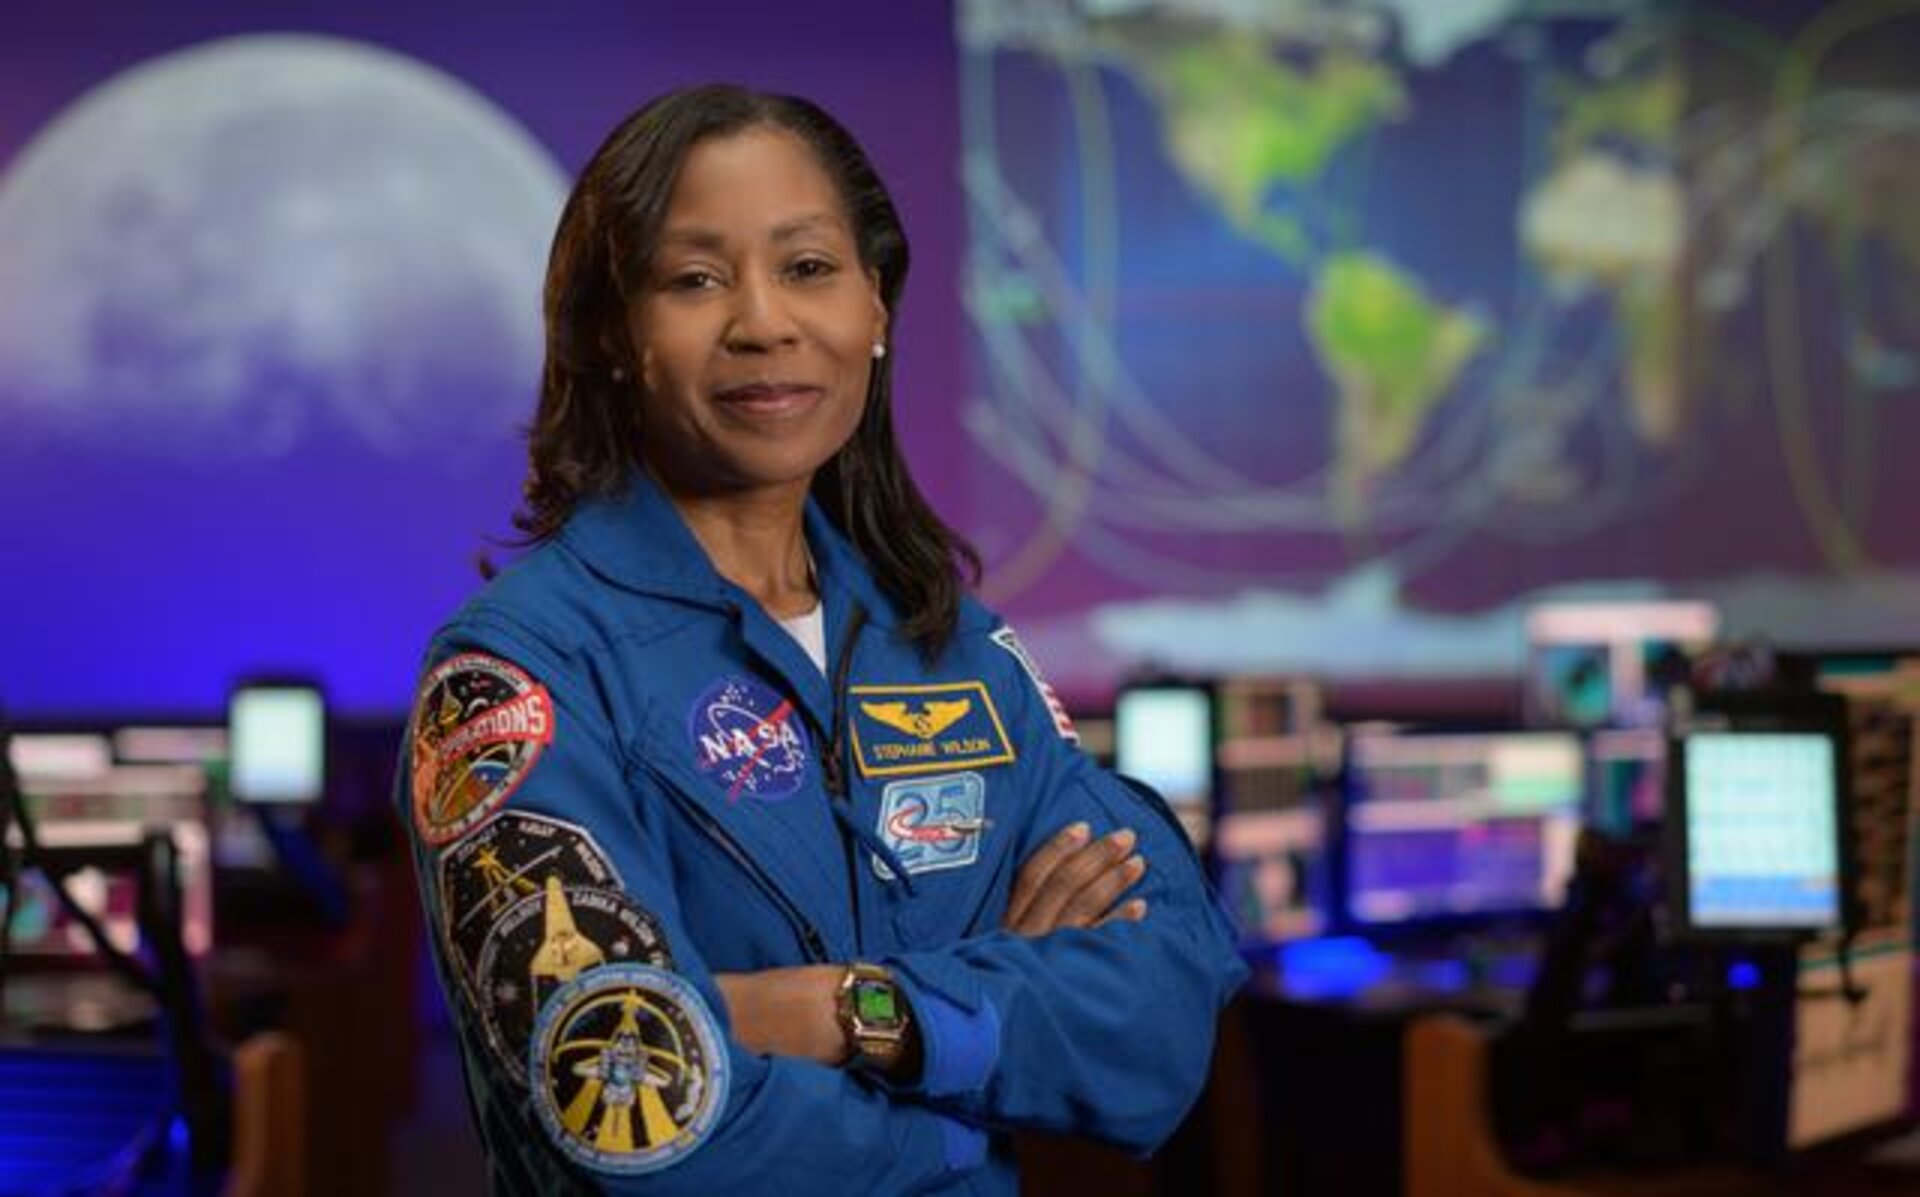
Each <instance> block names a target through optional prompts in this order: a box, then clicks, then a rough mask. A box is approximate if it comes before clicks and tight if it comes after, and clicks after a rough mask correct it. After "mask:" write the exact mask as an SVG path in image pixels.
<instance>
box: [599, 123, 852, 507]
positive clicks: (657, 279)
mask: <svg viewBox="0 0 1920 1197" xmlns="http://www.w3.org/2000/svg"><path fill="white" fill-rule="evenodd" d="M643 288H644V289H643V290H642V291H641V292H640V293H639V294H638V295H637V296H636V297H635V298H634V300H633V302H632V303H631V304H630V305H629V307H628V309H627V335H628V336H629V337H630V338H631V339H632V343H633V350H634V361H635V363H636V365H637V371H636V373H637V377H638V379H639V383H640V405H641V427H642V433H641V441H642V446H641V452H642V455H643V456H644V457H645V459H646V461H647V464H648V466H649V467H651V468H652V470H653V471H654V473H655V475H656V476H658V477H659V478H661V479H662V480H663V481H664V482H665V483H666V484H667V485H668V487H669V489H672V490H675V491H679V492H683V493H691V494H698V495H702V496H711V495H718V494H738V493H742V492H749V491H763V490H768V489H775V488H781V487H785V486H791V485H793V484H798V486H799V488H801V489H804V488H805V486H806V484H807V483H808V482H809V481H810V480H811V479H812V477H813V473H814V471H815V470H817V469H819V468H820V467H821V466H822V465H824V464H825V463H826V462H827V461H828V459H830V458H831V457H832V456H833V455H834V454H835V453H836V452H838V451H839V449H840V446H842V445H843V444H845V443H846V442H847V439H848V438H849V437H850V436H852V435H853V430H854V428H855V427H856V426H858V424H859V423H860V415H861V411H862V409H863V408H864V406H865V403H866V396H867V381H868V377H869V375H870V374H871V372H872V369H873V346H874V344H875V342H877V341H881V340H883V339H884V338H885V335H886V320H887V313H886V306H885V305H884V304H883V303H882V302H881V299H880V291H879V287H878V284H877V280H876V278H875V276H874V275H873V274H872V273H870V272H869V271H867V270H865V269H863V268H862V267H861V264H860V256H859V253H858V252H857V250H856V248H855V242H854V236H853V229H852V227H851V226H850V225H849V224H848V221H847V216H846V213H845V211H844V205H843V204H842V203H841V200H840V196H839V194H838V192H836V191H835V189H834V186H833V182H832V180H830V179H829V178H828V177H827V174H826V172H825V171H824V170H823V169H822V168H821V167H820V165H819V163H818V162H817V161H816V160H815V158H814V155H813V152H812V151H811V150H810V149H808V148H807V146H806V145H805V144H804V143H803V142H801V141H800V140H799V139H798V138H797V137H795V136H794V135H792V134H790V133H787V132H784V131H781V130H776V129H749V130H746V131H744V132H741V133H736V134H733V135H730V136H726V137H717V138H712V139H709V140H707V141H703V142H700V143H699V144H697V145H695V146H694V148H693V149H692V150H691V151H690V152H689V153H688V154H687V158H686V161H685V162H684V163H683V164H682V166H681V169H680V175H679V178H678V180H677V181H676V182H675V184H674V189H673V195H672V198H671V199H670V201H669V202H668V205H667V212H666V216H665V219H664V220H663V221H662V222H661V229H660V238H659V243H658V248H657V249H656V250H655V252H654V256H653V263H652V267H651V269H650V271H649V273H648V275H647V277H646V279H645V280H644V283H643Z"/></svg>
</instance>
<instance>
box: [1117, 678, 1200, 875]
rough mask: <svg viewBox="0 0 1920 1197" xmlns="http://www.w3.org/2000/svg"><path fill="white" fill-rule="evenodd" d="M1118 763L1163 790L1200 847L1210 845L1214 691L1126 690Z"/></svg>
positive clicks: (1175, 687) (1188, 687)
mask: <svg viewBox="0 0 1920 1197" xmlns="http://www.w3.org/2000/svg"><path fill="white" fill-rule="evenodd" d="M1113 758H1114V768H1115V769H1116V770H1117V771H1119V772H1121V773H1124V774H1126V775H1127V776H1129V777H1132V778H1135V779H1137V780H1139V781H1142V782H1145V783H1146V784H1147V785H1150V786H1152V787H1153V788H1154V789H1155V790H1157V791H1159V793H1160V796H1161V797H1163V798H1165V799H1166V800H1167V805H1168V806H1170V807H1172V808H1173V813H1174V816H1175V817H1176V818H1178V819H1179V820H1180V825H1181V827H1182V828H1183V829H1184V830H1185V831H1186V833H1187V838H1188V839H1190V840H1192V841H1193V844H1194V846H1195V847H1196V848H1198V849H1200V850H1202V851H1204V850H1205V849H1206V847H1207V843H1208V838H1209V830H1210V826H1211V822H1212V817H1213V816H1212V806H1213V789H1214V717H1213V691H1212V690H1210V689H1209V688H1208V687H1206V686H1203V685H1192V684H1153V685H1137V686H1129V687H1127V688H1125V689H1123V690H1121V691H1120V694H1119V697H1118V698H1116V699H1115V701H1114V712H1113Z"/></svg>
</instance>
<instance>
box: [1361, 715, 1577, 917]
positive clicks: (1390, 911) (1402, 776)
mask: <svg viewBox="0 0 1920 1197" xmlns="http://www.w3.org/2000/svg"><path fill="white" fill-rule="evenodd" d="M1347 746H1348V747H1347V773H1346V786H1345V790H1346V819H1345V822H1346V865H1347V867H1346V903H1345V909H1346V915H1347V918H1348V920H1349V921H1350V922H1351V923H1353V924H1356V925H1358V926H1360V927H1363V928H1364V927H1384V926H1392V925H1395V924H1407V923H1418V922H1426V921H1437V920H1458V919H1469V920H1470V919H1476V918H1484V917H1489V916H1501V915H1518V914H1526V913H1533V912H1540V911H1545V910H1551V909H1554V908H1556V907H1557V906H1558V905H1559V904H1560V902H1561V900H1562V897H1563V896H1564V891H1565V888H1566V883H1567V879H1568V878H1569V877H1571V876H1572V873H1573V862H1574V848H1575V844H1576V841H1577V839H1578V836H1579V830H1580V805H1581V794H1582V791H1583V788H1584V776H1583V774H1584V760H1583V757H1582V753H1581V746H1580V740H1579V738H1578V737H1577V736H1575V735H1574V734H1572V733H1569V732H1484V733H1466V732H1432V731H1412V730H1407V729H1399V728H1382V727H1367V726H1362V727H1358V728H1354V729H1352V730H1351V731H1350V733H1349V735H1348V737H1347Z"/></svg>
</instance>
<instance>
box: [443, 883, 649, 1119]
mask: <svg viewBox="0 0 1920 1197" xmlns="http://www.w3.org/2000/svg"><path fill="white" fill-rule="evenodd" d="M603 964H650V965H653V966H654V967H655V968H668V969H670V968H672V967H673V956H672V954H671V953H670V952H668V951H667V943H666V937H665V936H664V935H662V934H661V932H660V924H659V923H658V922H657V921H655V919H654V917H653V916H652V915H651V914H648V913H647V912H646V911H644V910H642V909H640V908H639V907H638V906H636V905H634V904H633V902H632V901H631V900H630V899H629V898H628V897H627V896H626V895H625V894H622V893H619V892H617V891H615V890H610V889H598V888H595V887H591V886H578V885H563V884H561V882H560V880H559V878H557V877H549V878H548V879H547V881H546V885H545V888H544V889H543V890H542V892H540V893H537V894H533V895H531V896H529V897H525V898H522V899H520V901H519V902H517V903H515V904H514V906H513V907H512V908H511V909H510V910H508V911H507V912H506V914H504V915H503V916H501V918H500V920H499V921H498V922H496V923H494V924H493V926H492V928H491V929H490V930H489V931H488V932H487V938H486V942H485V943H484V944H483V945H482V946H481V948H480V956H479V959H478V961H477V962H476V964H475V966H474V988H475V990H476V991H477V993H478V997H479V1000H480V1010H481V1013H482V1014H483V1015H484V1017H485V1020H486V1025H487V1039H488V1041H489V1042H491V1043H492V1045H493V1050H494V1052H495V1053H496V1054H497V1055H498V1056H499V1057H500V1060H501V1062H502V1063H504V1064H505V1065H506V1067H507V1070H508V1071H509V1072H511V1073H512V1074H513V1077H514V1079H515V1080H518V1081H525V1080H526V1067H527V1064H526V1061H527V1040H528V1038H529V1037H530V1036H531V1035H532V1034H533V1022H534V1017H535V1015H536V1014H538V1013H539V1010H540V1007H541V1006H542V1005H543V1004H544V1003H545V1002H546V1000H547V999H548V998H550V997H552V996H553V995H554V993H555V992H557V991H558V990H559V989H560V987H561V986H563V985H565V984H566V983H567V982H569V981H571V980H573V979H574V978H575V977H578V976H579V975H580V974H582V973H584V972H587V971H588V970H589V969H594V968H598V967H600V966H601V965H603Z"/></svg>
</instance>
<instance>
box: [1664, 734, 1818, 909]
mask: <svg viewBox="0 0 1920 1197" xmlns="http://www.w3.org/2000/svg"><path fill="white" fill-rule="evenodd" d="M1842 744H1843V739H1842V736H1841V734H1840V731H1839V729H1838V728H1836V727H1833V726H1830V725H1825V724H1823V723H1817V722H1808V721H1801V720H1792V719H1781V720H1764V721H1755V720H1734V719H1727V718H1717V717H1707V718H1704V719H1702V720H1701V721H1699V722H1697V723H1693V724H1690V725H1689V726H1688V727H1686V728H1683V729H1680V730H1679V734H1678V735H1677V736H1676V740H1675V747H1674V749H1673V757H1672V759H1673V762H1674V764H1673V767H1672V769H1671V780H1670V782H1669V802H1670V809H1669V813H1668V819H1667V822H1668V827H1669V832H1668V835H1669V839H1668V844H1669V851H1668V861H1669V868H1668V873H1669V885H1670V893H1669V899H1670V902H1671V905H1672V907H1673V910H1674V912H1675V914H1676V916H1677V919H1678V924H1679V928H1680V929H1681V930H1683V931H1686V932H1689V933H1693V934H1707V935H1715V934H1726V935H1737V936H1749V935H1751V936H1775V935H1787V936H1792V935H1806V934H1812V933H1815V932H1820V931H1830V930H1835V929H1837V928H1839V927H1841V926H1842V925H1843V923H1844V921H1845V918H1846V893H1847V882H1846V877H1845V874H1846V872H1847V866H1846V851H1845V847H1844V844H1843V834H1844V829H1845V816H1844V809H1845V807H1844V795H1845V783H1844V780H1843V778H1844V770H1845V766H1844V761H1843V753H1842Z"/></svg>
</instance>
